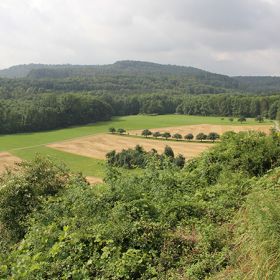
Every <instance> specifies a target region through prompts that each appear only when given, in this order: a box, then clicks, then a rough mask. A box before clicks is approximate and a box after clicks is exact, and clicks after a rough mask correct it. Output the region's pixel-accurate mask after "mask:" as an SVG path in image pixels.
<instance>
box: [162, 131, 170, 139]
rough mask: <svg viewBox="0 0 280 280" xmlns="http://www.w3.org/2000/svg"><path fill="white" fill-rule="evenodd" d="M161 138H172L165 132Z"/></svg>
mask: <svg viewBox="0 0 280 280" xmlns="http://www.w3.org/2000/svg"><path fill="white" fill-rule="evenodd" d="M161 136H162V137H163V138H165V139H166V140H167V139H168V138H170V137H171V134H170V133H169V132H164V133H162V134H161Z"/></svg>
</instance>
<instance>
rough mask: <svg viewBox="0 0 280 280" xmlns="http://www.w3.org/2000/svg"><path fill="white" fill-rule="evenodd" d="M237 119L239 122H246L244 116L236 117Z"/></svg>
mask: <svg viewBox="0 0 280 280" xmlns="http://www.w3.org/2000/svg"><path fill="white" fill-rule="evenodd" d="M238 121H239V122H241V123H243V122H246V118H245V117H242V116H241V117H240V118H239V119H238Z"/></svg>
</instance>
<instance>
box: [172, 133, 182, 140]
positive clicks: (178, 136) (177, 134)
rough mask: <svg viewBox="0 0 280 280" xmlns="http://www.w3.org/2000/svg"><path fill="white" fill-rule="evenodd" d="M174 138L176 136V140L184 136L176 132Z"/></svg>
mask: <svg viewBox="0 0 280 280" xmlns="http://www.w3.org/2000/svg"><path fill="white" fill-rule="evenodd" d="M172 138H174V139H176V140H177V141H178V140H180V139H182V138H183V137H182V135H181V134H179V133H175V134H174V135H173V136H172Z"/></svg>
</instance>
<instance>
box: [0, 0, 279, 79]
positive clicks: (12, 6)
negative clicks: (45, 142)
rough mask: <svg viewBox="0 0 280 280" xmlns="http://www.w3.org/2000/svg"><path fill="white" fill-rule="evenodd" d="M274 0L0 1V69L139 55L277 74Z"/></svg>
mask: <svg viewBox="0 0 280 280" xmlns="http://www.w3.org/2000/svg"><path fill="white" fill-rule="evenodd" d="M279 27H280V0H0V69H3V68H7V67H9V66H12V65H16V64H27V63H46V64H66V63H70V64H94V65H95V64H111V63H114V62H115V61H117V60H127V59H129V60H141V61H151V62H158V63H162V64H176V65H185V66H193V67H198V68H201V69H205V70H208V71H211V72H216V73H222V74H227V75H279V76H280V28H279Z"/></svg>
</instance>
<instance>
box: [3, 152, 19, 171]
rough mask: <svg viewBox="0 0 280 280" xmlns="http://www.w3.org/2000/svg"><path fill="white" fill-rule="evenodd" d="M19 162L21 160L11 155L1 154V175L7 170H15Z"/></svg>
mask: <svg viewBox="0 0 280 280" xmlns="http://www.w3.org/2000/svg"><path fill="white" fill-rule="evenodd" d="M19 162H21V159H20V158H18V157H15V156H13V155H11V154H10V153H6V152H4V153H0V174H1V173H3V172H5V170H6V169H7V168H14V166H15V164H16V163H19Z"/></svg>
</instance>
